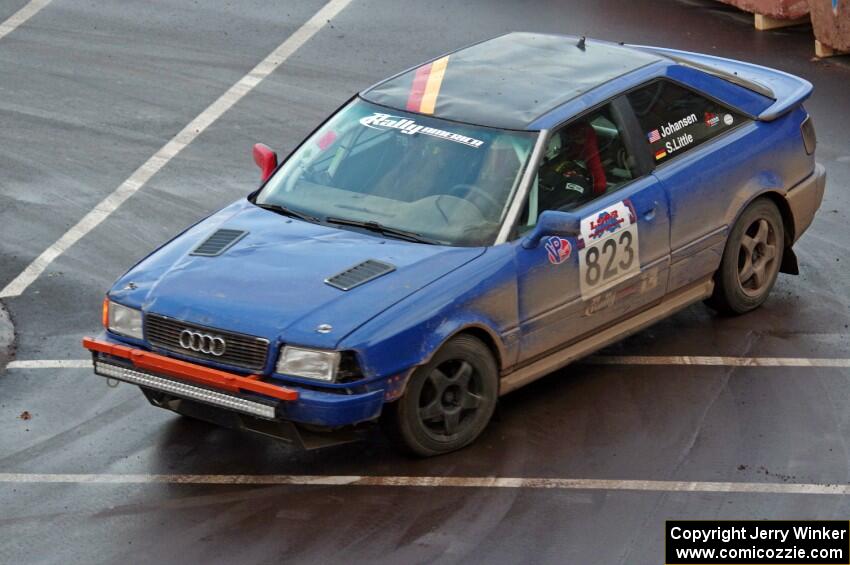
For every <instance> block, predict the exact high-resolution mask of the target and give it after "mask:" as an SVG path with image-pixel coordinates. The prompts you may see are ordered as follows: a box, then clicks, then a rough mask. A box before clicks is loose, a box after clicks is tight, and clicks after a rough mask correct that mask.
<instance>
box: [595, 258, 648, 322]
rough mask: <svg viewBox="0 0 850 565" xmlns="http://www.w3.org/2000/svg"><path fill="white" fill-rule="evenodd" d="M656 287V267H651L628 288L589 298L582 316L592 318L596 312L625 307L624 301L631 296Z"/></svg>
mask: <svg viewBox="0 0 850 565" xmlns="http://www.w3.org/2000/svg"><path fill="white" fill-rule="evenodd" d="M657 287H658V267H653V268H652V269H650V270H649V271H647V272H645V273H641V275H640V279H639V280H637V281H636V282H634V283H631V284H629V285H628V286H625V287H622V288H619V289H616V290H608V291H606V292H603V293H602V294H598V295H596V296H594V297H593V298H591V299H590V300H589V301H588V302H587V303H586V304H585V307H584V315H585V316H592V315H593V314H596V313H597V312H601V311H602V310H606V309H608V308H610V307H612V306H614V305H616V304H621V303H622V304H623V308H625V307H627V306H628V304H627V303H623V301H624V300H626V299H628V298H629V297H631V296H640V295H641V294H644V293H645V292H649V291H650V290H653V289H655V288H657ZM621 309H622V308H621Z"/></svg>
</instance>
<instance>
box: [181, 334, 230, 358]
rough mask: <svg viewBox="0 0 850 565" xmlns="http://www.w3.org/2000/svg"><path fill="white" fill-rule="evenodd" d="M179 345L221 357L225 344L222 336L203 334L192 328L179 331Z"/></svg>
mask: <svg viewBox="0 0 850 565" xmlns="http://www.w3.org/2000/svg"><path fill="white" fill-rule="evenodd" d="M180 347H182V348H183V349H189V350H191V351H197V352H198V353H206V354H207V355H215V356H216V357H221V356H222V355H224V350H225V349H226V348H227V344H226V343H225V342H224V339H223V338H220V337H218V336H217V335H210V334H203V333H201V332H195V331H192V330H183V331H182V332H180Z"/></svg>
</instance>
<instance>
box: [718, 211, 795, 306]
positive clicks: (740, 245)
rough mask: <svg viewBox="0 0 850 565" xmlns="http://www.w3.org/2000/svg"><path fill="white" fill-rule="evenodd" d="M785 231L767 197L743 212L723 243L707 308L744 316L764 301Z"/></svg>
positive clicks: (777, 272) (783, 244)
mask: <svg viewBox="0 0 850 565" xmlns="http://www.w3.org/2000/svg"><path fill="white" fill-rule="evenodd" d="M784 228H785V227H784V224H783V223H782V216H781V215H780V214H779V210H778V209H777V208H776V204H774V203H773V202H771V201H770V200H768V199H766V198H761V199H759V200H756V201H755V202H753V203H752V204H750V206H749V207H748V208H747V209H746V210H744V213H743V214H741V217H740V218H739V219H738V222H737V223H736V224H735V225H734V226H733V228H732V231H731V232H730V234H729V239H728V240H727V242H726V248H725V250H724V252H723V259H722V260H721V262H720V268H719V269H718V270H717V273H716V275H715V278H714V279H715V286H714V294H712V296H711V298H710V299H709V300H708V304H709V306H711V307H713V308H714V309H716V310H718V311H720V312H723V313H726V314H743V313H745V312H749V311H750V310H753V309H754V308H758V307H759V306H761V305H762V303H763V302H764V301H765V300H767V296H768V295H769V294H770V291H771V289H772V288H773V284H774V283H775V282H776V277H777V275H778V274H779V266H780V265H781V264H782V252H783V251H784V249H785V229H784Z"/></svg>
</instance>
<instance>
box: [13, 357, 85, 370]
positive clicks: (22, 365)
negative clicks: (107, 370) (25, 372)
mask: <svg viewBox="0 0 850 565" xmlns="http://www.w3.org/2000/svg"><path fill="white" fill-rule="evenodd" d="M6 367H7V368H9V369H91V368H92V362H91V359H54V360H39V361H12V362H11V363H9V364H8V365H7V366H6Z"/></svg>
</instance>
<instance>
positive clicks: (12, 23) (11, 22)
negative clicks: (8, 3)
mask: <svg viewBox="0 0 850 565" xmlns="http://www.w3.org/2000/svg"><path fill="white" fill-rule="evenodd" d="M51 1H52V0H30V2H27V3H26V5H25V6H24V7H23V8H21V9H20V10H18V11H17V12H15V13H14V14H12V15H11V16H10V17H9V18H8V19H7V20H6V21H4V22H3V23H1V24H0V39H3V38H4V37H6V36H7V35H9V34H10V33H12V32H13V31H15V30H16V29H18V27H20V25H21V24H22V23H24V22H25V21H27V20H28V19H30V18H31V17H33V16H34V15H36V14H37V13H39V12H40V11H41V9H42V8H44V7H45V6H47V5H48V4H50V2H51Z"/></svg>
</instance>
